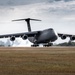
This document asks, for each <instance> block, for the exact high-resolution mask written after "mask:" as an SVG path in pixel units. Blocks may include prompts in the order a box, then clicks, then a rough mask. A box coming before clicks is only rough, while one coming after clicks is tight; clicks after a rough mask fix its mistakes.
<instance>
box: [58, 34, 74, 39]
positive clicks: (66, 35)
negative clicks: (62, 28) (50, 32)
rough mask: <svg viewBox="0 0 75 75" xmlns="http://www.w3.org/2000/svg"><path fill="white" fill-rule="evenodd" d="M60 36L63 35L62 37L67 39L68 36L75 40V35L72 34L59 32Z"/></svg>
mask: <svg viewBox="0 0 75 75" xmlns="http://www.w3.org/2000/svg"><path fill="white" fill-rule="evenodd" d="M58 36H59V37H61V39H66V37H69V38H70V40H75V35H71V34H62V33H58Z"/></svg>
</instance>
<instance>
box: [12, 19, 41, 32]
mask: <svg viewBox="0 0 75 75" xmlns="http://www.w3.org/2000/svg"><path fill="white" fill-rule="evenodd" d="M22 20H24V21H26V22H27V26H28V31H29V32H31V26H30V20H34V21H41V20H38V19H31V18H27V19H17V20H12V21H22Z"/></svg>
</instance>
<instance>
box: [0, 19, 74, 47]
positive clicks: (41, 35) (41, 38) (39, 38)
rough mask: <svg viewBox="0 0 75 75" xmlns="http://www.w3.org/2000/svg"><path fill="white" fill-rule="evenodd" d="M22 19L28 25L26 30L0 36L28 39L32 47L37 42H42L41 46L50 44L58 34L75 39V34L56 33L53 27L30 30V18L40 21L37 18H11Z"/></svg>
mask: <svg viewBox="0 0 75 75" xmlns="http://www.w3.org/2000/svg"><path fill="white" fill-rule="evenodd" d="M22 20H24V21H26V23H27V26H28V32H24V33H16V34H5V35H0V38H8V37H10V40H11V41H15V38H16V37H21V38H22V39H23V40H26V39H28V40H29V41H30V42H32V43H33V45H31V46H33V47H37V46H39V44H43V46H45V47H46V46H47V47H49V46H52V42H54V41H56V40H57V39H58V36H59V37H61V39H66V38H67V37H69V38H70V40H75V35H69V34H61V33H56V32H55V30H54V29H53V28H48V29H45V30H41V31H32V30H31V25H30V20H33V21H41V20H38V19H31V18H26V19H17V20H12V21H22Z"/></svg>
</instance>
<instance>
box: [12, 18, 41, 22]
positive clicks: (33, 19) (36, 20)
mask: <svg viewBox="0 0 75 75" xmlns="http://www.w3.org/2000/svg"><path fill="white" fill-rule="evenodd" d="M22 20H25V21H27V20H34V21H41V20H39V19H31V18H27V19H17V20H12V21H22Z"/></svg>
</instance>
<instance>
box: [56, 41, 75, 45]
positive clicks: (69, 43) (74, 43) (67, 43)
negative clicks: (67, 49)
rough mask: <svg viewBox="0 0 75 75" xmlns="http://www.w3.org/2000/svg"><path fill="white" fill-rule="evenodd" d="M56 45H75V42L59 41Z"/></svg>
mask: <svg viewBox="0 0 75 75" xmlns="http://www.w3.org/2000/svg"><path fill="white" fill-rule="evenodd" d="M56 46H75V42H64V43H59V44H57V45H56Z"/></svg>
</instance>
